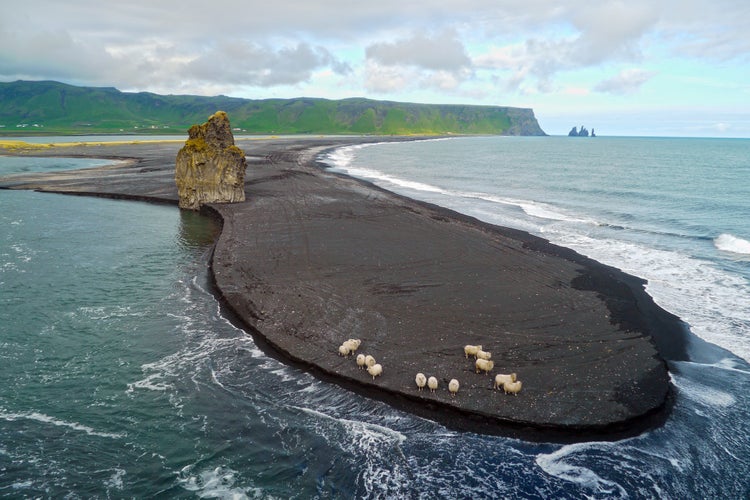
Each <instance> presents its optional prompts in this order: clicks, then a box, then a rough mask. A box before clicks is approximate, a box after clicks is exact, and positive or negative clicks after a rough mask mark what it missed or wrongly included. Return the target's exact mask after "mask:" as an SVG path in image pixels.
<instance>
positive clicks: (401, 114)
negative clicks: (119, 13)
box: [0, 81, 545, 135]
mask: <svg viewBox="0 0 750 500" xmlns="http://www.w3.org/2000/svg"><path fill="white" fill-rule="evenodd" d="M0 103H2V106H0V135H30V134H39V133H44V134H55V133H62V134H92V133H137V134H143V133H164V134H170V133H179V134H182V133H184V130H185V129H186V128H188V127H189V126H190V125H191V124H193V123H201V122H203V121H204V120H205V117H206V116H209V115H211V114H212V113H213V112H214V111H215V110H217V109H222V110H225V111H226V112H227V113H229V115H230V116H231V117H232V123H233V126H234V127H235V133H247V134H374V135H392V134H492V135H545V133H544V131H543V130H542V129H541V128H540V127H539V124H538V123H537V120H536V118H535V117H534V112H533V110H531V109H528V108H511V107H499V106H468V105H448V104H414V103H401V102H392V101H375V100H371V99H363V98H353V99H341V100H328V99H313V98H297V99H259V100H252V99H240V98H234V97H226V96H216V97H202V96H190V95H159V94H152V93H149V92H138V93H131V92H120V91H119V90H117V89H115V88H108V87H75V86H72V85H66V84H62V83H58V82H50V81H39V82H29V81H17V82H10V83H2V82H0Z"/></svg>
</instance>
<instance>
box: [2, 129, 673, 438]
mask: <svg viewBox="0 0 750 500" xmlns="http://www.w3.org/2000/svg"><path fill="white" fill-rule="evenodd" d="M382 140H383V138H357V137H338V138H331V137H323V138H312V137H297V138H280V139H262V140H255V141H252V143H250V142H248V143H247V144H241V143H242V141H241V140H240V141H238V142H239V143H240V145H241V147H242V148H243V149H244V150H245V152H246V153H247V154H248V168H247V172H246V176H245V191H246V198H247V201H245V202H241V203H234V204H208V205H206V206H205V207H204V210H205V211H206V212H208V213H211V214H214V215H216V216H218V217H219V218H220V220H221V222H222V224H223V228H222V232H221V235H220V236H219V238H218V241H217V242H216V246H215V249H214V254H213V258H212V264H211V265H212V271H213V276H214V280H215V286H216V293H217V295H219V297H220V298H221V299H222V301H223V302H224V304H225V306H226V307H227V310H228V311H229V312H230V313H231V315H232V317H233V318H234V319H235V320H236V321H238V322H239V323H240V324H241V325H242V326H243V327H244V328H245V329H246V330H247V331H248V332H249V333H251V334H252V335H253V336H254V338H255V339H256V341H257V342H258V343H259V345H261V347H263V348H264V349H265V350H266V351H267V352H268V353H271V354H273V355H274V356H278V357H279V358H280V359H283V360H285V361H287V362H289V363H291V364H294V365H296V366H299V367H302V368H304V369H307V370H310V371H311V372H312V373H314V374H316V375H317V376H319V377H321V378H323V379H325V380H329V381H332V382H335V383H337V384H340V385H342V386H344V387H347V388H349V389H351V390H354V391H357V392H360V393H362V394H365V395H368V396H370V397H373V398H377V399H381V400H384V401H386V402H388V403H389V404H392V405H393V406H395V407H398V408H402V409H404V410H407V411H410V412H413V413H417V414H420V415H422V416H425V417H427V418H431V419H434V420H437V421H440V422H443V423H445V424H446V425H449V426H451V427H454V428H458V429H466V430H472V431H477V432H484V433H496V434H508V435H516V436H519V437H524V438H529V439H543V440H560V441H578V440H591V439H592V438H601V439H607V438H615V437H622V436H626V435H634V434H637V433H638V432H641V431H642V430H643V429H646V428H649V427H651V426H654V425H658V423H659V422H661V421H662V419H663V418H664V417H665V415H666V414H667V413H668V411H669V407H670V404H669V402H670V394H671V386H670V382H669V375H668V371H667V364H666V361H665V359H680V358H682V357H684V351H683V350H682V349H681V348H680V346H681V345H682V344H681V342H682V340H683V338H682V332H683V330H682V323H681V322H680V321H679V319H678V318H676V317H674V316H673V315H671V314H669V313H667V312H666V311H664V310H662V309H660V308H659V307H658V306H656V305H655V304H654V303H653V301H652V300H651V298H650V297H649V296H648V295H647V294H646V293H645V291H644V286H643V285H644V282H643V281H642V280H641V279H639V278H636V277H633V276H630V275H627V274H625V273H622V272H621V271H619V270H617V269H614V268H611V267H608V266H604V265H602V264H600V263H597V262H595V261H593V260H591V259H588V258H585V257H583V256H581V255H579V254H577V253H575V252H573V251H571V250H569V249H565V248H562V247H558V246H555V245H551V244H550V243H549V242H547V241H546V240H543V239H541V238H537V237H535V236H532V235H529V234H527V233H524V232H522V231H518V230H513V229H508V228H502V227H498V226H493V225H490V224H485V223H482V222H479V221H477V220H475V219H473V218H470V217H467V216H463V215H461V214H458V213H455V212H452V211H450V210H446V209H443V208H441V207H437V206H434V205H429V204H426V203H422V202H418V201H414V200H411V199H408V198H405V197H402V196H398V195H395V194H393V193H390V192H388V191H385V190H382V189H380V188H377V187H376V186H373V185H371V184H369V183H366V182H362V181H358V180H356V179H352V178H349V177H346V176H341V175H337V174H334V173H332V172H330V171H327V170H326V169H325V168H323V167H322V166H321V165H319V164H318V163H317V162H316V157H317V155H318V154H319V153H321V152H323V151H325V150H328V149H330V148H334V147H338V146H344V145H350V144H356V143H361V142H379V141H382ZM389 140H413V138H398V137H394V138H391V139H389ZM179 148H180V143H143V144H118V145H95V146H94V145H92V146H71V147H65V148H58V147H49V148H44V149H40V150H35V151H31V152H28V153H25V152H21V153H17V152H14V150H6V151H5V153H8V154H33V155H42V156H86V157H106V158H113V159H122V160H129V161H128V162H122V163H119V164H117V165H114V166H113V165H110V166H106V167H101V168H93V169H86V170H80V171H73V172H68V173H65V174H64V175H63V174H61V173H59V172H58V173H55V174H54V175H48V174H28V175H25V176H14V177H13V178H10V177H8V178H0V187H2V188H6V189H36V190H41V191H53V192H64V193H70V194H87V195H96V196H110V197H117V198H132V199H145V200H151V201H159V202H167V203H173V204H175V206H176V204H177V190H176V187H175V184H174V164H175V157H176V154H177V151H178V149H179ZM0 153H2V150H0ZM175 209H177V208H175ZM355 339H356V340H358V341H359V343H358V345H357V349H356V352H353V353H352V352H350V353H349V354H350V355H342V353H341V352H340V350H339V349H340V347H341V346H342V345H343V344H344V343H345V342H347V341H348V340H355ZM467 344H470V345H475V346H480V345H481V346H482V351H483V352H486V353H491V358H490V359H491V361H492V367H491V368H489V369H487V370H485V369H482V370H478V366H477V361H476V360H475V359H474V357H473V356H469V355H467V354H466V353H465V350H464V348H465V346H466V345H467ZM666 345H672V349H671V350H669V351H668V350H667V349H666V348H664V346H666ZM358 354H364V355H370V356H372V357H373V358H374V360H375V361H376V363H377V364H379V365H381V371H380V372H379V373H378V374H377V375H372V374H371V373H368V370H366V369H364V367H361V366H360V365H359V364H358V363H357V355H358ZM483 366H484V367H487V366H489V365H487V364H483ZM477 371H479V373H477ZM418 373H422V374H424V375H425V376H426V377H425V378H428V377H435V379H436V383H437V389H436V390H435V391H434V392H433V391H431V390H429V389H428V388H425V389H424V390H420V387H418V385H417V384H416V383H415V376H416V375H417V374H418ZM510 373H516V374H517V378H518V380H521V381H522V382H523V384H522V387H521V386H517V387H518V391H517V392H515V393H514V392H512V391H510V392H508V394H506V391H504V390H502V389H500V390H498V389H496V388H495V387H496V375H498V374H510ZM454 379H455V381H456V382H457V383H458V384H459V385H458V386H456V385H455V384H452V383H451V382H452V381H453V380H454ZM450 387H452V388H454V389H456V390H455V391H452V390H449V388H450ZM457 387H460V389H457Z"/></svg>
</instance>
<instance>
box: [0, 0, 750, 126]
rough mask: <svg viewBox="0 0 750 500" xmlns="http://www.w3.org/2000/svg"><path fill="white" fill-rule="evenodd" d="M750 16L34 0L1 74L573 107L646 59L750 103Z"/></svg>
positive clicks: (644, 10)
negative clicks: (749, 23) (605, 75)
mask: <svg viewBox="0 0 750 500" xmlns="http://www.w3.org/2000/svg"><path fill="white" fill-rule="evenodd" d="M748 18H750V2H747V1H746V0H715V1H712V2H708V1H707V0H663V1H658V2H654V1H653V0H628V1H625V0H599V1H597V2H559V1H552V0H525V1H524V2H518V1H514V0H444V1H440V2H436V1H435V0H412V1H409V2H404V1H403V0H379V1H378V2H351V0H319V1H316V2H310V1H308V0H305V1H302V0H285V1H282V2H278V1H277V2H260V1H258V0H246V1H244V2H239V1H238V0H213V1H212V2H198V1H195V0H158V1H154V0H129V1H123V2H102V1H101V0H65V1H59V0H25V1H24V2H16V3H12V5H11V4H8V5H4V6H3V7H0V46H2V47H3V50H2V51H0V80H5V81H7V80H13V79H18V78H24V79H37V80H39V79H56V80H61V81H66V82H69V83H74V84H81V85H106V86H115V87H118V88H120V89H123V90H149V91H158V92H163V93H198V94H200V93H224V94H229V95H243V96H250V94H252V96H254V97H258V96H267V95H274V96H279V97H282V96H286V97H292V96H295V95H297V94H298V93H299V92H300V91H302V90H304V92H306V93H308V94H309V95H327V96H331V97H335V96H336V95H337V93H346V94H347V95H367V94H368V93H374V94H377V97H386V98H390V99H410V100H418V99H423V98H424V96H429V98H430V99H433V100H441V99H442V100H444V101H448V100H453V101H455V100H456V99H458V98H462V97H470V98H471V99H473V100H474V102H477V103H488V104H510V105H512V104H514V103H518V102H522V103H523V104H524V105H534V106H536V104H535V103H542V102H543V103H544V104H545V105H558V103H559V105H560V106H563V105H564V104H565V103H566V102H568V101H570V94H571V92H575V93H576V95H579V96H581V99H576V100H577V101H581V100H582V99H584V98H585V99H589V100H591V99H602V100H604V99H606V98H609V96H610V95H611V94H618V95H620V96H621V95H626V96H628V97H629V98H634V96H636V95H638V96H639V97H640V94H634V91H635V90H637V89H638V88H641V87H642V86H643V85H644V84H646V82H648V81H649V79H650V78H653V76H654V74H653V73H649V72H646V71H645V70H642V69H631V70H626V71H623V72H622V73H620V74H619V75H616V76H613V77H612V78H609V79H607V80H604V81H600V82H597V81H596V80H597V79H599V78H600V76H599V75H601V74H602V72H603V71H612V68H622V67H644V68H645V67H647V68H654V69H656V70H658V71H659V74H660V76H664V77H665V78H663V79H662V78H660V82H661V81H662V80H664V81H667V77H672V79H673V81H674V79H676V78H684V77H686V76H688V75H696V76H698V75H711V77H712V78H713V79H714V80H715V81H719V82H723V83H726V85H727V87H726V90H725V91H722V95H723V99H724V100H727V95H729V94H731V93H734V94H733V95H736V96H737V98H736V100H737V101H738V102H747V86H746V84H745V82H747V81H750V75H748V73H747V71H744V72H743V70H742V69H741V68H743V67H748V65H747V62H748V58H749V57H750V56H749V55H750V36H748V35H747V29H746V27H745V24H746V20H747V19H748ZM675 61H677V62H678V63H679V64H676V63H675ZM722 65H723V66H722ZM743 65H744V66H743ZM678 66H679V67H680V72H681V74H680V75H676V74H670V73H669V72H670V69H669V68H677V67H678ZM730 67H731V68H732V72H729V71H728V70H726V68H730ZM330 75H335V77H331V76H330ZM746 76H747V78H746ZM586 89H591V90H593V92H591V93H590V94H586V92H587V90H586ZM650 89H653V90H654V91H656V90H657V86H656V85H654V86H651V87H650ZM691 91H692V94H691V102H692V100H694V99H695V96H696V95H698V93H699V92H700V91H702V92H704V93H703V94H701V95H706V96H709V97H707V98H705V99H704V100H706V101H710V96H711V95H717V93H716V92H715V91H714V92H713V94H712V93H711V89H709V86H708V85H702V84H700V82H696V83H695V84H694V85H691ZM566 97H567V101H566ZM670 97H672V96H670ZM548 98H549V99H548ZM555 98H557V99H558V101H553V99H555ZM685 100H686V101H687V100H688V97H685ZM672 101H674V99H672ZM597 104H598V103H597ZM689 104H690V103H689V102H686V106H687V105H689ZM714 121H718V120H714ZM737 128H738V127H737V126H735V127H734V128H733V130H736V129H737Z"/></svg>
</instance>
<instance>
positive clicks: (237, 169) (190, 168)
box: [175, 111, 247, 210]
mask: <svg viewBox="0 0 750 500" xmlns="http://www.w3.org/2000/svg"><path fill="white" fill-rule="evenodd" d="M246 168H247V162H246V161H245V153H244V152H243V151H242V150H241V149H240V148H238V147H237V146H235V145H234V136H233V135H232V128H231V126H230V125H229V117H227V114H226V113H225V112H224V111H217V112H216V113H214V114H213V115H211V116H210V117H209V118H208V121H207V122H206V123H204V124H203V125H193V126H192V127H190V130H188V140H187V141H185V146H183V148H182V149H180V151H179V152H178V153H177V162H176V165H175V182H176V184H177V193H178V195H179V197H180V208H186V209H189V210H199V209H200V207H201V205H203V204H205V203H235V202H240V201H245V169H246Z"/></svg>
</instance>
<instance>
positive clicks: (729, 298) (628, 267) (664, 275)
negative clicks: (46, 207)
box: [547, 228, 750, 361]
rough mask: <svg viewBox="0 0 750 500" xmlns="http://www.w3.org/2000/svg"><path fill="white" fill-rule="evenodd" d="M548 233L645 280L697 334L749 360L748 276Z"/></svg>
mask: <svg viewBox="0 0 750 500" xmlns="http://www.w3.org/2000/svg"><path fill="white" fill-rule="evenodd" d="M547 234H548V235H549V237H550V239H551V240H552V241H554V242H555V243H558V244H560V245H563V246H566V247H569V248H572V249H574V250H576V251H578V252H581V253H582V254H584V255H588V256H589V257H591V258H593V259H596V260H598V261H600V262H604V263H607V264H610V265H613V266H616V267H618V268H620V269H622V270H624V271H625V272H628V273H631V274H634V275H636V276H641V277H643V278H645V279H646V280H648V284H647V286H646V290H647V291H648V293H649V295H651V296H652V297H653V298H654V300H655V301H656V303H658V304H659V305H660V306H661V307H663V308H664V309H666V310H667V311H670V312H672V313H674V314H676V315H677V316H678V317H680V318H681V319H683V320H684V321H685V322H687V323H688V324H689V325H690V328H691V331H692V332H693V333H695V334H696V335H698V336H699V337H701V338H703V339H704V340H707V341H709V342H713V343H715V344H717V345H719V346H721V347H724V348H725V349H728V350H730V351H732V352H733V353H734V354H736V355H738V356H740V357H742V358H744V359H745V360H749V361H750V301H748V300H747V293H748V284H747V282H746V281H745V280H744V279H743V278H741V277H739V276H736V275H733V274H730V273H728V272H726V271H723V270H721V269H719V268H718V267H716V266H715V265H714V264H713V263H711V262H709V261H706V260H702V259H697V258H694V257H691V256H688V255H684V254H681V253H679V252H676V251H672V250H661V249H657V248H653V247H647V246H644V245H640V244H636V243H632V242H626V241H621V240H614V239H601V238H593V237H590V236H587V235H584V234H578V233H575V232H572V231H569V230H566V229H565V228H562V229H560V230H559V231H556V232H555V233H554V234H550V233H547Z"/></svg>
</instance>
